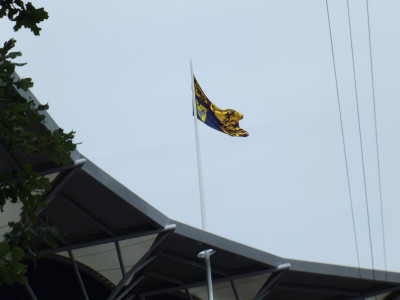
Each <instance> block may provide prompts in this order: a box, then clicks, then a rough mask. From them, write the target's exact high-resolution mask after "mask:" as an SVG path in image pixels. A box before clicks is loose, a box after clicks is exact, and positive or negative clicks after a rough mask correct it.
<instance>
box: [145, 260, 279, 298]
mask: <svg viewBox="0 0 400 300" xmlns="http://www.w3.org/2000/svg"><path fill="white" fill-rule="evenodd" d="M163 256H164V254H163ZM274 271H276V268H273V269H264V270H259V271H252V272H247V273H242V274H239V275H233V276H227V277H222V278H214V279H213V282H214V283H222V282H227V281H230V280H236V279H242V278H247V277H253V276H258V275H263V274H269V273H272V272H274ZM206 285H207V281H206V280H204V279H201V280H199V281H194V282H191V283H188V284H184V285H181V286H173V287H167V288H162V289H158V290H154V289H153V290H151V291H146V292H143V293H141V294H142V295H145V296H155V295H160V294H164V293H169V292H174V291H179V290H185V289H191V288H195V287H199V286H206Z"/></svg>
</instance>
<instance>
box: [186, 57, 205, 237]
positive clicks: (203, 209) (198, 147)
mask: <svg viewBox="0 0 400 300" xmlns="http://www.w3.org/2000/svg"><path fill="white" fill-rule="evenodd" d="M190 74H191V77H190V78H191V82H192V104H193V116H194V131H195V136H196V150H197V171H198V174H199V189H200V208H201V225H202V229H203V230H206V231H207V217H206V203H205V201H204V183H203V170H202V167H201V155H200V140H199V129H198V124H197V106H196V96H195V90H194V77H193V66H192V59H190Z"/></svg>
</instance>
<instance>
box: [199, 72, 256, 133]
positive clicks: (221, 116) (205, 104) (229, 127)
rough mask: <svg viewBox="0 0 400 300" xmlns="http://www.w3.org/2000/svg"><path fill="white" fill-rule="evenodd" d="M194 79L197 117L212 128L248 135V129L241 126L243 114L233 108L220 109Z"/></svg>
mask: <svg viewBox="0 0 400 300" xmlns="http://www.w3.org/2000/svg"><path fill="white" fill-rule="evenodd" d="M193 79H194V90H195V95H196V106H197V119H199V120H201V121H202V122H203V123H205V124H207V125H208V126H210V127H211V128H214V129H216V130H218V131H222V132H224V133H226V134H228V135H230V136H243V137H245V136H248V135H249V134H248V133H247V131H246V130H244V129H242V128H240V127H239V121H240V120H241V119H243V115H242V114H241V113H239V112H237V111H235V110H233V109H220V108H218V107H217V106H216V105H215V104H213V103H212V102H211V101H210V100H209V99H208V98H207V96H206V94H204V92H203V90H202V89H201V87H200V85H199V83H198V82H197V80H196V77H194V76H193Z"/></svg>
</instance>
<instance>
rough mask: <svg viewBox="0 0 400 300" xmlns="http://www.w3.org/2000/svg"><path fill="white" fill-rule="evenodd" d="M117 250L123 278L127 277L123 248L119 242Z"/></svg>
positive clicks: (116, 244) (116, 246)
mask: <svg viewBox="0 0 400 300" xmlns="http://www.w3.org/2000/svg"><path fill="white" fill-rule="evenodd" d="M115 249H116V250H117V255H118V261H119V266H120V268H121V273H122V277H126V272H125V265H124V260H123V259H122V253H121V247H120V246H119V242H118V241H116V242H115Z"/></svg>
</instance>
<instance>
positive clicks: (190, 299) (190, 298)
mask: <svg viewBox="0 0 400 300" xmlns="http://www.w3.org/2000/svg"><path fill="white" fill-rule="evenodd" d="M185 293H186V296H187V297H188V299H189V300H193V297H192V294H191V293H190V292H189V290H188V289H185Z"/></svg>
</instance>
